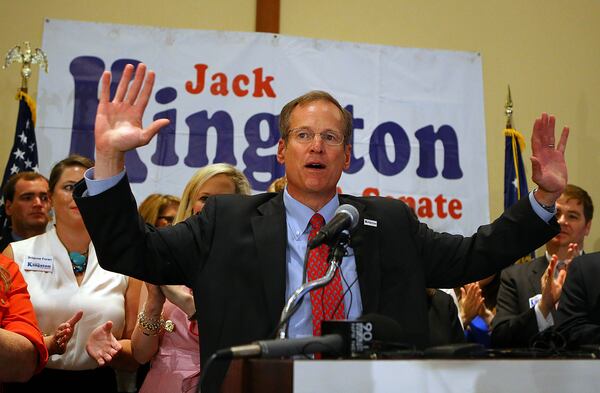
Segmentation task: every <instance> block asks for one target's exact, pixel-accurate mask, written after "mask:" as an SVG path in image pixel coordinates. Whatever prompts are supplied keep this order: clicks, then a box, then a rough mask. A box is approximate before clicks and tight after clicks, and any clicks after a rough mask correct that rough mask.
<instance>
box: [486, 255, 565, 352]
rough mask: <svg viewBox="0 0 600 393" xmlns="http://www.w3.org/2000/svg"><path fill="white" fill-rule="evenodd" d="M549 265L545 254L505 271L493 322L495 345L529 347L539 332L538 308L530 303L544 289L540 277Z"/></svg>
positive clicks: (501, 280) (493, 344)
mask: <svg viewBox="0 0 600 393" xmlns="http://www.w3.org/2000/svg"><path fill="white" fill-rule="evenodd" d="M547 268H548V260H547V259H546V256H545V255H543V256H541V257H538V258H536V259H534V260H533V261H531V262H529V263H525V264H522V265H513V266H510V267H508V268H507V269H505V270H504V271H503V272H502V275H501V278H500V290H499V291H498V301H497V303H496V316H495V317H494V320H493V322H492V346H493V347H495V348H505V347H515V348H519V347H520V348H524V347H528V346H529V341H530V340H531V338H532V337H533V336H535V335H536V334H538V324H537V319H536V316H535V311H534V309H533V308H532V307H531V306H530V305H529V299H530V298H531V297H533V296H535V295H537V294H541V293H542V286H541V283H540V279H541V278H542V275H543V274H544V271H545V270H546V269H547ZM552 314H553V315H554V312H553V311H552Z"/></svg>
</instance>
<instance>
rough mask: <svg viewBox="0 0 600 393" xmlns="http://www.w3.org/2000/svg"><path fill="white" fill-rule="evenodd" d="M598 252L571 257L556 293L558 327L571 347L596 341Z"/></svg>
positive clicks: (599, 330)
mask: <svg viewBox="0 0 600 393" xmlns="http://www.w3.org/2000/svg"><path fill="white" fill-rule="evenodd" d="M599 278H600V253H599V252H595V253H591V254H586V255H582V256H580V257H578V258H575V259H574V260H573V263H572V264H571V266H570V267H569V274H568V276H567V280H566V281H565V285H564V288H563V291H562V296H561V297H560V302H559V304H558V310H557V311H556V319H557V324H558V331H559V332H560V333H562V335H563V336H564V337H565V338H566V340H567V344H568V345H569V347H571V348H577V347H579V346H580V345H595V346H596V348H598V346H599V345H600V285H598V279H599Z"/></svg>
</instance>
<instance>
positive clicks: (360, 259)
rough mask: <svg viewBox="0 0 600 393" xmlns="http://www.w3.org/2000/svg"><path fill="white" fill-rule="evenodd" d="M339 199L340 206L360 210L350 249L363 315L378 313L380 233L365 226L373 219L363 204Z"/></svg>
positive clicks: (345, 198)
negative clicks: (343, 205)
mask: <svg viewBox="0 0 600 393" xmlns="http://www.w3.org/2000/svg"><path fill="white" fill-rule="evenodd" d="M339 198H340V204H344V203H348V204H350V205H352V206H354V207H356V209H357V210H358V213H359V220H358V226H357V227H356V229H355V230H354V232H352V235H351V237H350V247H352V249H353V250H354V258H355V261H356V273H357V275H358V282H359V286H360V295H361V300H362V306H363V314H368V313H373V312H377V311H378V305H379V291H380V283H381V274H380V273H381V267H380V258H379V231H378V228H375V227H370V226H365V225H364V219H365V218H367V219H369V218H372V217H369V216H368V214H369V212H367V211H366V210H365V206H364V205H363V204H362V203H360V202H358V201H357V200H355V199H350V198H347V197H345V196H343V195H340V197H339Z"/></svg>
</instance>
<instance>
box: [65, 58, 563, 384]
mask: <svg viewBox="0 0 600 393" xmlns="http://www.w3.org/2000/svg"><path fill="white" fill-rule="evenodd" d="M145 74H146V69H145V65H143V64H140V65H138V67H137V71H136V74H135V79H134V80H133V82H132V83H131V85H130V86H129V87H128V83H129V81H130V80H131V77H132V75H133V67H132V66H127V67H126V68H125V70H124V72H123V77H122V79H121V81H120V83H119V86H118V87H117V90H116V93H115V97H114V99H113V100H112V101H109V86H110V73H108V72H106V73H105V74H104V75H103V77H102V92H101V97H100V103H99V106H98V114H97V117H96V128H95V141H96V167H95V168H94V169H93V171H92V172H88V173H87V174H86V180H85V183H83V182H82V183H79V184H78V185H77V187H76V189H75V191H74V197H75V199H76V202H77V205H78V206H79V208H80V211H81V213H82V215H83V218H84V221H85V223H86V226H87V228H88V231H89V233H90V236H91V237H92V241H93V243H94V245H95V247H96V250H97V253H98V258H99V261H100V264H101V265H102V266H103V267H104V268H106V269H109V270H114V271H119V272H121V273H123V274H127V275H131V276H133V277H137V278H140V279H142V280H145V281H149V282H152V283H155V284H185V285H187V286H189V287H191V288H193V291H194V299H195V302H196V309H197V319H198V324H199V331H200V350H201V364H202V365H203V366H205V365H206V361H207V359H208V358H209V357H210V355H211V354H213V353H214V352H215V351H216V350H218V349H220V348H225V347H230V346H233V345H239V344H245V343H248V342H251V341H254V340H258V339H266V338H271V337H273V336H272V335H273V332H274V330H275V328H276V327H277V325H278V320H279V315H280V313H281V310H282V308H283V306H284V302H285V298H286V294H289V293H291V291H293V290H294V289H295V288H296V287H297V286H299V284H300V283H301V275H298V274H297V272H298V269H300V271H302V260H303V258H302V256H303V254H304V251H305V250H306V240H307V238H308V232H310V230H311V226H310V225H309V218H310V217H311V215H312V214H314V213H315V212H319V213H322V215H323V216H324V217H325V220H326V221H328V220H330V219H331V218H332V217H333V215H334V212H335V209H336V207H337V206H338V205H339V204H344V203H349V204H351V205H353V206H355V207H356V208H357V209H358V211H359V214H360V218H359V225H358V227H357V228H356V230H355V231H354V232H353V233H352V235H351V241H350V252H349V255H348V256H347V257H345V258H344V261H343V263H342V270H343V269H344V268H345V269H346V270H345V271H343V273H344V275H343V276H344V283H343V285H344V287H345V288H344V289H345V292H346V295H345V296H344V298H343V300H344V310H345V316H349V317H350V318H355V317H357V316H360V315H362V314H363V313H364V314H366V313H378V314H383V315H386V316H388V317H391V318H393V319H394V320H396V321H398V322H399V323H400V325H401V326H402V328H403V332H402V335H403V339H404V341H405V342H406V343H410V344H414V345H418V346H426V345H427V340H428V324H427V307H426V298H425V288H426V287H455V286H459V285H462V284H464V283H467V282H472V281H475V280H477V279H480V278H483V277H485V276H489V275H490V274H491V273H493V272H495V271H498V270H500V269H502V268H503V267H505V266H506V265H507V264H509V263H511V262H512V261H513V260H514V259H516V258H518V257H519V256H520V255H523V254H526V253H527V252H529V251H530V250H532V249H534V248H536V247H539V246H540V245H542V244H544V243H545V242H546V241H547V240H548V239H549V238H551V237H552V236H554V235H555V234H556V233H557V232H558V225H557V224H556V221H555V219H554V218H553V216H554V204H555V201H556V199H557V198H558V197H559V196H560V194H561V193H562V191H563V189H564V187H565V185H566V179H567V169H566V164H565V160H564V150H565V147H566V143H567V138H568V128H566V127H565V128H564V129H563V133H562V135H561V138H560V140H559V141H558V142H557V143H556V145H555V136H554V126H555V119H554V117H552V116H548V115H546V114H543V115H542V116H541V118H539V119H537V120H536V122H535V124H534V132H533V137H532V142H533V143H532V149H533V156H532V162H533V179H534V181H535V182H536V183H537V184H538V186H539V188H538V189H537V190H536V191H535V192H533V193H531V194H530V196H529V198H526V199H524V200H523V201H521V202H519V203H517V204H516V205H515V206H514V208H512V209H510V210H509V211H507V212H505V213H504V214H503V215H502V216H501V217H500V218H499V219H498V220H496V221H495V222H494V223H493V224H490V225H486V226H482V227H481V228H480V229H479V230H478V231H477V233H476V234H475V235H473V236H472V237H470V238H465V237H462V236H453V235H449V234H442V233H436V232H434V231H432V230H431V229H429V228H428V227H427V226H426V225H424V224H421V223H419V222H418V220H416V219H415V218H414V216H413V213H412V212H411V211H410V208H409V207H407V206H406V205H405V204H404V203H402V202H401V201H398V200H393V199H390V198H361V197H354V196H349V195H339V196H338V195H337V188H336V187H337V183H338V180H339V178H340V176H341V174H342V171H343V170H344V169H345V168H348V166H349V163H350V151H351V146H350V144H349V140H350V135H351V132H352V117H351V114H350V113H348V112H347V111H345V110H344V109H343V108H342V107H341V105H340V104H339V103H338V102H337V101H336V100H335V99H334V98H333V97H331V96H330V95H329V94H327V93H324V92H310V93H308V94H306V95H304V96H302V97H299V98H297V99H295V100H293V101H291V102H290V103H288V104H287V105H286V106H285V107H284V108H283V109H282V112H281V115H280V131H281V139H280V141H279V145H278V150H277V159H278V161H279V162H280V163H282V164H285V167H286V176H287V181H288V184H287V188H286V190H285V191H284V192H283V193H277V194H273V193H267V194H259V195H254V196H249V197H243V196H236V195H227V196H217V197H211V198H209V200H208V201H207V203H206V205H205V207H204V209H203V210H202V212H201V214H200V215H197V216H193V217H191V218H190V219H188V220H187V221H185V222H184V223H180V224H178V225H176V226H174V227H171V228H168V229H165V230H163V229H161V230H155V229H154V228H151V227H145V226H144V224H143V221H142V220H141V219H140V218H139V216H138V214H137V211H136V203H135V200H134V198H133V196H132V194H131V191H130V189H129V184H128V182H127V180H126V177H125V175H124V153H125V152H126V151H128V150H131V149H134V148H136V147H139V146H143V145H145V144H147V143H148V142H149V141H150V139H151V138H152V137H153V136H154V135H155V134H156V132H158V130H159V129H160V128H161V127H162V126H164V125H166V124H167V123H168V120H165V119H161V120H156V121H155V122H154V123H152V124H151V125H150V126H149V127H148V128H146V129H142V126H141V123H142V122H141V119H142V115H143V112H144V109H145V107H146V104H147V102H148V99H149V97H150V94H151V90H152V84H153V80H154V74H153V73H151V72H149V73H148V76H147V78H146V80H145V82H144V78H145ZM98 183H100V185H101V187H97V185H98ZM86 191H87V192H88V193H89V194H88V195H89V196H87V197H83V195H84V194H85V193H86ZM549 224H550V225H549ZM507 244H510V245H511V247H506V245H507ZM482 261H485V262H483V263H482ZM348 293H350V296H348ZM310 310H311V303H310V301H305V302H304V303H303V304H302V305H301V307H300V309H299V310H298V312H297V313H296V314H297V315H299V317H298V319H296V320H294V321H292V322H291V323H290V336H292V337H293V336H301V335H304V334H306V333H307V332H308V334H312V330H311V329H310V328H309V327H308V326H310V324H312V317H311V314H310ZM306 312H307V313H306ZM114 353H115V351H114V349H113V350H109V351H108V352H107V353H106V354H101V355H102V356H106V357H107V358H108V359H110V358H111V357H112V356H113V355H114ZM94 356H98V354H94ZM218 371H219V372H218V373H216V374H215V378H214V379H213V380H212V383H215V382H218V381H219V380H220V379H221V378H222V377H223V375H224V370H223V369H219V370H218ZM212 386H213V387H214V386H215V385H212Z"/></svg>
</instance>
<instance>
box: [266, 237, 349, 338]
mask: <svg viewBox="0 0 600 393" xmlns="http://www.w3.org/2000/svg"><path fill="white" fill-rule="evenodd" d="M349 240H350V233H349V232H348V231H346V230H345V231H342V232H341V233H340V235H339V236H338V238H337V240H336V242H335V246H334V247H332V248H331V250H330V251H329V268H328V269H327V272H325V275H324V276H323V277H321V278H317V279H316V280H313V281H309V282H306V283H304V284H302V285H301V286H300V287H299V288H298V289H296V290H295V291H294V293H293V294H292V296H290V298H289V299H288V300H287V302H286V304H285V307H284V308H283V311H282V312H281V317H280V318H279V325H278V326H279V328H278V329H277V334H276V338H279V339H281V340H285V339H286V338H287V331H288V322H289V319H290V318H291V317H292V315H294V313H295V312H296V310H297V309H298V307H299V306H300V303H301V301H302V299H303V298H304V296H305V295H306V294H307V293H309V292H310V291H312V290H315V289H318V288H321V287H324V286H325V285H327V284H328V283H329V282H330V281H331V280H332V279H333V277H334V276H335V273H336V271H337V270H338V269H339V267H340V265H341V263H342V258H344V255H346V249H347V248H348V241H349ZM307 257H308V253H307ZM305 265H306V264H305Z"/></svg>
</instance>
